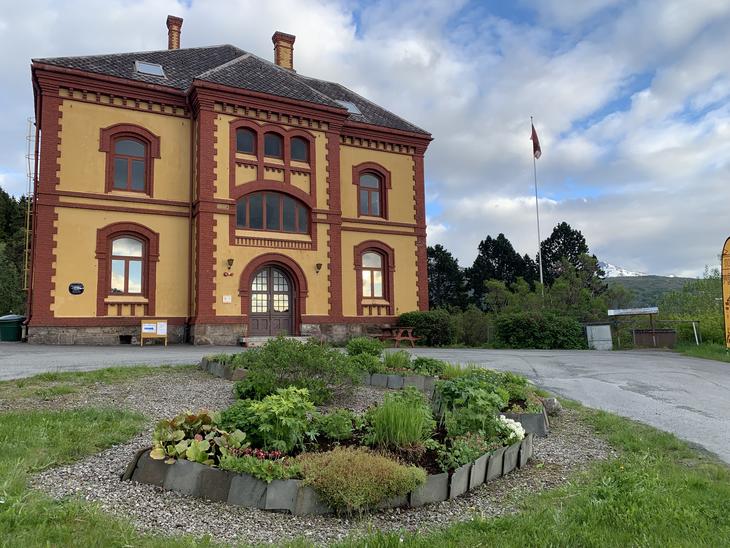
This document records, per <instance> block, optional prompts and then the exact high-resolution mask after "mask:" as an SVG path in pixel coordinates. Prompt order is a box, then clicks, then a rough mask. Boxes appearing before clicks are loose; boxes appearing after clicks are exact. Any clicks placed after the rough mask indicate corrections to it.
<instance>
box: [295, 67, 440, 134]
mask: <svg viewBox="0 0 730 548" xmlns="http://www.w3.org/2000/svg"><path fill="white" fill-rule="evenodd" d="M302 78H306V79H307V80H316V81H317V82H323V83H325V84H331V85H333V86H340V87H341V88H344V89H346V90H347V91H349V92H350V93H352V94H353V95H355V96H356V97H358V98H359V99H362V100H363V101H365V102H366V103H368V104H370V105H373V106H375V107H378V108H379V109H381V110H384V111H385V112H387V113H388V114H390V115H392V116H394V117H396V118H398V120H400V121H401V122H405V123H406V124H407V125H409V126H412V127H414V128H416V129H418V130H419V131H422V132H423V133H426V134H428V135H430V133H429V132H428V131H426V130H425V129H423V128H422V127H420V126H417V125H416V124H414V123H413V122H409V121H408V120H406V119H405V118H403V117H402V116H398V115H397V114H396V113H394V112H392V111H390V110H388V109H387V108H385V107H382V106H380V105H379V104H378V103H375V102H374V101H371V100H370V99H368V98H367V97H363V96H362V95H360V94H359V93H358V92H356V91H353V90H351V89H350V88H348V87H347V86H343V85H342V84H340V83H339V82H330V81H329V80H322V79H321V78H314V77H312V76H302ZM330 100H332V101H336V99H332V98H331V97H330Z"/></svg>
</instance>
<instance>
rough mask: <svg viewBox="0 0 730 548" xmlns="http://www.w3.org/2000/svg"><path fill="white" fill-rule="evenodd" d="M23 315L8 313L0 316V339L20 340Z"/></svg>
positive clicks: (5, 340)
mask: <svg viewBox="0 0 730 548" xmlns="http://www.w3.org/2000/svg"><path fill="white" fill-rule="evenodd" d="M24 321H25V316H18V315H17V314H8V315H7V316H0V341H3V342H8V341H20V340H22V338H23V322H24Z"/></svg>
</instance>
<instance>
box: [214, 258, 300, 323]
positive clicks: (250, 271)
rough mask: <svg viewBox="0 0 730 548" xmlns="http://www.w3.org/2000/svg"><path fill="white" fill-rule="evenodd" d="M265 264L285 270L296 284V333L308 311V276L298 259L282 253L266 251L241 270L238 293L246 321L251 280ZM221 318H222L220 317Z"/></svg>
mask: <svg viewBox="0 0 730 548" xmlns="http://www.w3.org/2000/svg"><path fill="white" fill-rule="evenodd" d="M265 266H276V267H279V268H281V269H282V270H284V271H285V272H286V273H287V274H288V275H289V278H290V279H291V281H292V283H293V284H294V290H293V295H294V299H293V301H294V302H293V304H294V314H293V318H294V325H293V326H292V330H293V333H294V334H298V333H300V326H301V324H302V316H303V315H304V314H305V313H306V311H307V295H308V294H309V289H308V286H307V277H306V275H305V274H304V271H303V270H302V267H300V266H299V265H298V264H297V263H296V261H294V260H293V259H291V258H290V257H287V256H286V255H282V254H280V253H266V254H264V255H259V256H258V257H256V258H255V259H252V260H251V261H249V262H248V264H247V265H246V268H244V269H243V272H241V276H240V278H239V282H238V294H239V296H240V297H241V315H242V316H243V318H244V321H245V322H248V314H249V310H250V309H251V282H252V280H253V277H254V276H255V275H256V272H258V271H259V270H260V269H261V268H263V267H265ZM218 319H220V318H218Z"/></svg>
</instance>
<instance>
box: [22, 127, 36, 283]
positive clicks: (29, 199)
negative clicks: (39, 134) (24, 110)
mask: <svg viewBox="0 0 730 548" xmlns="http://www.w3.org/2000/svg"><path fill="white" fill-rule="evenodd" d="M25 144H26V151H25V160H26V169H25V172H26V176H27V183H26V191H25V249H24V253H23V291H28V289H29V288H30V284H31V280H30V279H29V274H30V261H31V251H32V250H31V242H32V238H31V231H32V226H33V224H32V219H31V216H32V214H33V213H32V212H33V207H32V206H33V197H34V194H33V190H34V187H35V184H34V183H35V176H36V173H35V171H36V154H35V145H36V142H35V120H34V119H33V118H28V133H27V135H26V136H25Z"/></svg>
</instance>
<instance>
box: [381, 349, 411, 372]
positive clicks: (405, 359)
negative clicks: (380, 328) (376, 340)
mask: <svg viewBox="0 0 730 548" xmlns="http://www.w3.org/2000/svg"><path fill="white" fill-rule="evenodd" d="M383 365H384V366H385V369H389V370H402V369H410V368H411V355H410V354H409V353H408V352H406V351H405V350H397V351H395V352H386V353H385V356H384V357H383Z"/></svg>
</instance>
